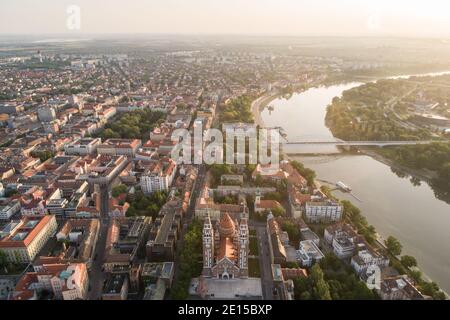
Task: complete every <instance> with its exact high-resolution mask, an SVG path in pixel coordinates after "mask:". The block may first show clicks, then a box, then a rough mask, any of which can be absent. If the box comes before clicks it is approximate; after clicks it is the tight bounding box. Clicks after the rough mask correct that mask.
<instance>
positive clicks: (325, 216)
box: [305, 200, 344, 223]
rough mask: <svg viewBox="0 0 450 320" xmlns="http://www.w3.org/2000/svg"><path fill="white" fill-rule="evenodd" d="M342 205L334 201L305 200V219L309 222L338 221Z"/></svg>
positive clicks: (341, 212) (342, 208) (340, 216)
mask: <svg viewBox="0 0 450 320" xmlns="http://www.w3.org/2000/svg"><path fill="white" fill-rule="evenodd" d="M343 211H344V207H343V206H342V205H341V204H339V203H337V202H334V201H331V200H328V201H321V202H306V205H305V220H306V222H309V223H329V222H338V221H340V220H341V219H342V214H343Z"/></svg>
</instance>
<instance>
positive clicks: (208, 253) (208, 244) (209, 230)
mask: <svg viewBox="0 0 450 320" xmlns="http://www.w3.org/2000/svg"><path fill="white" fill-rule="evenodd" d="M213 264H214V229H213V226H212V223H211V219H210V217H209V215H208V216H207V218H206V219H205V222H204V224H203V275H204V276H206V277H210V276H211V268H212V266H213Z"/></svg>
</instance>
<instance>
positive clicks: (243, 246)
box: [239, 219, 249, 278]
mask: <svg viewBox="0 0 450 320" xmlns="http://www.w3.org/2000/svg"><path fill="white" fill-rule="evenodd" d="M248 252H249V231H248V224H247V219H242V220H241V223H240V225H239V269H240V274H241V277H242V278H247V277H248Z"/></svg>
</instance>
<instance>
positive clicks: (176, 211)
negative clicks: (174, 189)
mask: <svg viewBox="0 0 450 320" xmlns="http://www.w3.org/2000/svg"><path fill="white" fill-rule="evenodd" d="M182 217H183V209H182V201H180V199H177V198H173V199H171V200H169V201H167V203H166V204H165V205H164V206H163V207H162V208H161V210H160V211H159V213H158V217H157V218H156V220H155V222H154V224H153V226H152V228H151V230H150V236H149V240H148V242H147V245H146V248H147V258H148V259H149V260H150V261H162V260H164V259H166V260H173V259H174V255H175V248H176V243H177V240H178V236H179V232H180V229H181V219H182Z"/></svg>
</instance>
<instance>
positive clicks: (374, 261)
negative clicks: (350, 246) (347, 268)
mask: <svg viewBox="0 0 450 320" xmlns="http://www.w3.org/2000/svg"><path fill="white" fill-rule="evenodd" d="M360 246H361V245H360ZM350 264H351V266H352V267H353V269H354V270H355V271H356V273H357V274H359V275H362V274H363V272H365V271H366V270H367V268H369V267H373V266H378V267H379V268H380V269H382V268H384V267H387V266H388V265H389V259H388V258H386V257H385V256H383V255H382V254H379V253H376V252H374V251H373V250H370V249H364V250H360V251H359V252H358V254H357V255H355V256H354V257H353V258H352V260H351V262H350Z"/></svg>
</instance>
